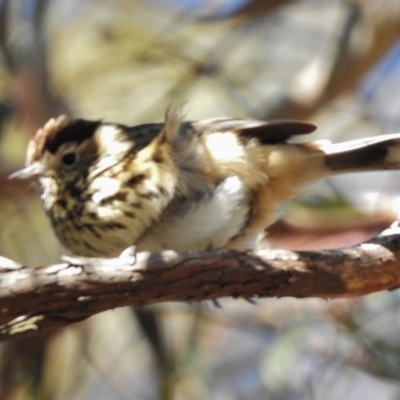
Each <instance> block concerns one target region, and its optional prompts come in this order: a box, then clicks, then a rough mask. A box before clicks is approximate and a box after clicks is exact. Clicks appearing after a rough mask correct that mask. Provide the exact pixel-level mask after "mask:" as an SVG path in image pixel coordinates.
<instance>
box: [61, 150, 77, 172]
mask: <svg viewBox="0 0 400 400" xmlns="http://www.w3.org/2000/svg"><path fill="white" fill-rule="evenodd" d="M78 161H79V155H78V153H74V152H72V151H71V152H68V153H65V154H64V155H63V156H62V158H61V162H62V163H63V165H64V167H66V168H72V167H73V166H75V165H76V164H77V162H78Z"/></svg>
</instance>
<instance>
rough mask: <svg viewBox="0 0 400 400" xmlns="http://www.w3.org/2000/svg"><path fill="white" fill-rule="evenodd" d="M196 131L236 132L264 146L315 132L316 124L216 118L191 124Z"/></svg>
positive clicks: (292, 121)
mask: <svg viewBox="0 0 400 400" xmlns="http://www.w3.org/2000/svg"><path fill="white" fill-rule="evenodd" d="M191 124H192V125H193V126H194V128H195V129H198V130H202V131H205V132H209V133H211V132H225V131H236V132H238V133H239V135H241V136H243V137H248V138H257V139H258V140H259V141H260V142H261V143H264V144H276V143H283V142H285V141H286V140H288V139H290V138H291V137H293V136H296V135H305V134H308V133H311V132H314V131H315V130H316V129H317V127H316V126H315V125H314V124H311V123H309V122H303V121H294V120H272V121H258V120H255V119H246V118H214V119H208V120H203V121H196V122H192V123H191Z"/></svg>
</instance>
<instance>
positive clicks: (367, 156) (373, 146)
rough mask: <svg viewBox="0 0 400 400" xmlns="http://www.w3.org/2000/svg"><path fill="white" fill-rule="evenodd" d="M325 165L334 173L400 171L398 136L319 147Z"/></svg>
mask: <svg viewBox="0 0 400 400" xmlns="http://www.w3.org/2000/svg"><path fill="white" fill-rule="evenodd" d="M321 150H322V151H323V152H324V153H325V155H326V156H325V164H326V166H327V167H328V168H329V169H330V171H333V172H335V173H338V174H339V173H344V172H353V171H354V172H356V171H382V170H387V169H400V134H397V133H395V134H391V135H383V136H379V137H373V138H369V139H359V140H352V141H349V142H344V143H338V144H329V145H324V146H321Z"/></svg>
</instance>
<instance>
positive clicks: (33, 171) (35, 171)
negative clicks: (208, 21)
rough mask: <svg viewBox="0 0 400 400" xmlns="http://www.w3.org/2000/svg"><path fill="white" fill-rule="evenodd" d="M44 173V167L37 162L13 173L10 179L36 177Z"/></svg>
mask: <svg viewBox="0 0 400 400" xmlns="http://www.w3.org/2000/svg"><path fill="white" fill-rule="evenodd" d="M43 174H44V169H43V168H42V167H41V166H40V165H39V164H37V163H35V164H32V165H29V167H25V168H22V169H20V170H18V171H15V172H14V173H12V174H11V175H10V176H9V177H8V179H15V178H17V179H35V178H38V177H40V176H42V175H43Z"/></svg>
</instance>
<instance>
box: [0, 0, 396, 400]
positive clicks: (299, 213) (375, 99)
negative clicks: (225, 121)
mask: <svg viewBox="0 0 400 400" xmlns="http://www.w3.org/2000/svg"><path fill="white" fill-rule="evenodd" d="M399 37H400V3H399V2H398V0H385V1H383V0H297V1H296V0H293V1H288V0H280V1H279V0H207V1H206V0H203V1H200V0H197V1H196V0H147V1H146V0H113V1H112V2H110V1H106V0H80V1H78V0H70V1H68V2H66V1H64V2H61V1H55V0H13V1H11V0H2V1H0V50H1V51H0V218H1V219H0V221H1V223H0V254H1V255H3V256H6V257H9V258H12V259H14V260H16V261H18V262H21V263H26V264H27V265H32V266H33V265H40V264H44V263H55V262H57V261H58V260H59V257H60V255H61V254H62V253H63V250H62V248H61V247H60V245H59V244H58V243H57V241H56V239H55V237H54V235H53V233H52V232H51V229H50V227H49V223H48V221H47V220H46V218H45V216H44V215H43V212H42V210H41V207H40V204H39V201H38V200H37V198H36V197H35V195H34V193H33V192H32V190H31V189H30V188H29V187H28V186H27V185H26V184H24V183H21V182H17V181H8V180H7V176H8V174H9V173H10V172H11V171H12V170H14V169H15V168H18V167H20V166H21V165H22V164H23V160H24V154H25V149H26V145H27V142H28V140H29V138H30V137H31V136H32V135H33V134H34V132H35V130H36V129H37V128H38V127H40V126H41V125H42V124H43V123H44V122H45V121H46V120H47V119H48V118H49V117H51V116H55V115H58V114H60V113H67V114H70V115H73V116H79V117H84V118H102V119H106V120H112V121H117V122H122V123H128V124H137V123H142V122H149V121H159V120H162V118H163V115H164V111H165V109H166V107H167V105H168V104H170V103H171V101H173V100H175V101H176V100H178V101H185V102H186V110H187V117H188V118H193V119H195V118H209V117H214V116H251V117H256V118H261V119H266V118H299V119H308V120H311V121H313V122H315V123H316V124H318V125H319V130H318V132H317V133H316V135H315V137H318V138H325V139H328V138H329V139H330V140H332V141H338V140H346V139H352V138H357V137H361V136H367V135H378V134H381V133H388V132H395V131H399V128H400V90H399V88H400V41H399ZM398 178H399V174H398V173H389V172H388V173H379V174H378V173H375V174H372V173H371V174H370V173H368V174H358V175H347V176H344V177H335V178H332V179H329V180H328V181H326V182H323V183H320V184H318V185H315V187H314V188H313V190H312V193H313V194H312V195H308V196H304V197H302V198H301V199H300V200H299V201H296V202H292V203H290V204H289V205H286V206H285V207H284V209H283V212H282V218H281V220H280V221H278V223H277V224H276V225H275V226H274V227H272V228H271V230H270V232H269V234H268V238H269V241H270V243H271V245H272V246H274V247H284V248H290V249H294V250H301V249H321V248H330V247H340V246H347V245H352V244H354V243H357V242H360V241H362V240H364V239H366V238H368V237H370V236H372V235H374V234H375V233H376V232H379V230H380V229H382V228H384V227H385V226H387V225H388V224H390V221H391V220H392V219H393V218H394V216H395V215H396V214H397V213H398V212H399V210H398V208H399V206H398V205H399V204H400V203H399V197H398V193H399V189H400V187H399V186H400V185H399V182H400V180H399V179H398ZM221 304H222V308H218V307H211V306H209V305H208V304H202V305H187V304H162V305H156V306H152V307H146V308H145V309H143V310H141V312H140V313H139V318H137V313H134V312H132V310H130V309H128V308H127V309H119V310H114V311H110V312H107V313H104V314H101V315H98V316H96V317H93V318H91V319H90V320H89V321H86V322H84V323H80V324H76V325H74V326H71V327H70V328H69V329H65V330H62V331H59V332H54V333H49V334H46V335H38V336H35V337H29V338H26V339H18V340H13V341H10V342H7V343H3V344H2V346H1V359H0V399H1V400H2V399H7V400H8V399H12V400H20V399H60V400H64V399H68V400H75V399H76V400H78V399H99V400H102V399H121V400H122V399H140V400H141V399H144V400H147V399H174V400H185V399H191V400H196V399H213V400H231V399H232V400H239V399H247V400H249V399H251V400H253V399H254V400H258V399H273V400H278V399H285V400H286V399H289V400H290V399H296V400H297V399H324V400H336V399H343V398H345V399H350V400H358V399H359V400H368V399H374V400H375V399H377V398H379V399H381V400H392V399H393V400H394V399H399V398H400V296H399V292H398V291H392V292H390V293H376V294H373V295H370V296H366V297H363V298H355V299H339V300H330V301H325V300H322V299H305V300H297V299H263V300H257V303H256V306H254V305H252V304H249V303H246V302H245V301H243V300H229V299H224V300H222V301H221Z"/></svg>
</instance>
